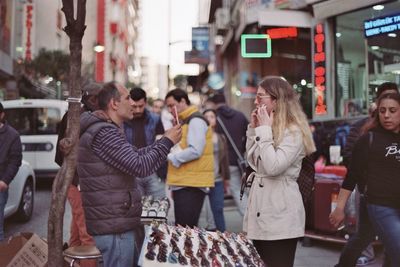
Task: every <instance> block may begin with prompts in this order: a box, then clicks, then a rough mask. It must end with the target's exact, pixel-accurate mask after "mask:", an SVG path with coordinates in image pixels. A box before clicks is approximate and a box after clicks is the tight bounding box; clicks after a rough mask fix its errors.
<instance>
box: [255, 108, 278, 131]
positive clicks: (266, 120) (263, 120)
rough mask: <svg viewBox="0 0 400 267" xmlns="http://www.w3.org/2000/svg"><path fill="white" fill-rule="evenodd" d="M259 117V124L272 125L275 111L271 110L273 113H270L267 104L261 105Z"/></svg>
mask: <svg viewBox="0 0 400 267" xmlns="http://www.w3.org/2000/svg"><path fill="white" fill-rule="evenodd" d="M257 119H258V121H259V125H267V126H272V122H273V121H274V112H271V114H270V115H268V111H267V106H261V107H259V108H258V112H257Z"/></svg>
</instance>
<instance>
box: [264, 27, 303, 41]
mask: <svg viewBox="0 0 400 267" xmlns="http://www.w3.org/2000/svg"><path fill="white" fill-rule="evenodd" d="M267 34H268V35H269V38H271V39H283V38H290V37H297V28H296V27H288V28H274V29H268V30H267Z"/></svg>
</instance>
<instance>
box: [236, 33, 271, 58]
mask: <svg viewBox="0 0 400 267" xmlns="http://www.w3.org/2000/svg"><path fill="white" fill-rule="evenodd" d="M241 52H242V57H244V58H269V57H271V56H272V48H271V38H269V36H268V35H267V34H242V36H241Z"/></svg>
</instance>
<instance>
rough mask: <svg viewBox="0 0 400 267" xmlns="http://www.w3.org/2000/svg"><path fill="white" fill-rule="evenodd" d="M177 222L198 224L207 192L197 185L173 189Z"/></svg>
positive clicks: (185, 224)
mask: <svg viewBox="0 0 400 267" xmlns="http://www.w3.org/2000/svg"><path fill="white" fill-rule="evenodd" d="M172 196H173V199H174V208H175V224H176V225H178V224H180V225H182V226H189V227H193V226H197V224H198V222H199V217H200V212H201V208H202V207H203V202H204V197H205V196H206V193H205V192H204V191H202V190H200V189H198V188H196V187H185V188H182V189H179V190H176V191H173V194H172Z"/></svg>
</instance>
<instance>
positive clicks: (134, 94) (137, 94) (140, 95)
mask: <svg viewBox="0 0 400 267" xmlns="http://www.w3.org/2000/svg"><path fill="white" fill-rule="evenodd" d="M129 93H130V94H131V98H132V100H133V101H139V100H141V99H144V101H147V96H146V92H145V91H144V90H143V89H142V88H140V87H134V88H133V89H132V90H131V91H130V92H129Z"/></svg>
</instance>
